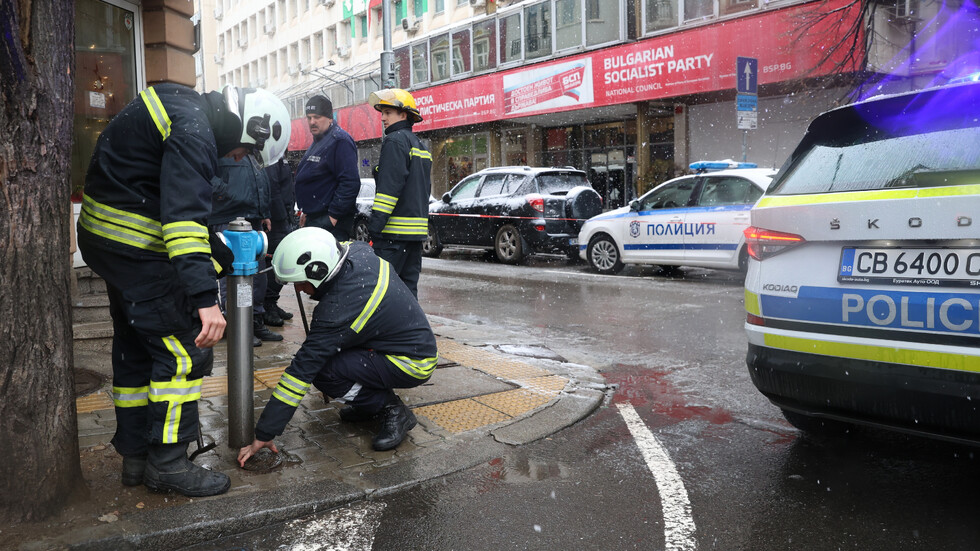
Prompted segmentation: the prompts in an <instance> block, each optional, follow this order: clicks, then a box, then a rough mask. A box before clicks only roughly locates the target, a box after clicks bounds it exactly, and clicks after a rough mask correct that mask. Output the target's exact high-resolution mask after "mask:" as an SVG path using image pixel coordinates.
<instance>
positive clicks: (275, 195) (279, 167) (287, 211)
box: [264, 157, 296, 232]
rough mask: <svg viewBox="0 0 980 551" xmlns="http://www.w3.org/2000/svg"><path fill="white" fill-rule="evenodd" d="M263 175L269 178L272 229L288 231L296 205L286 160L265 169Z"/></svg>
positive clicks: (290, 172) (291, 173) (283, 159)
mask: <svg viewBox="0 0 980 551" xmlns="http://www.w3.org/2000/svg"><path fill="white" fill-rule="evenodd" d="M264 170H265V175H266V177H268V178H269V194H270V195H271V199H272V200H271V202H270V203H269V210H270V214H271V216H270V218H271V219H272V227H273V228H274V229H276V230H280V229H281V230H283V231H284V232H285V231H289V229H290V228H291V227H292V225H293V212H294V211H295V206H294V205H295V204H296V188H295V186H294V185H293V171H292V170H291V169H290V168H289V165H288V164H286V158H285V157H283V158H282V159H279V162H277V163H275V164H273V165H270V166H267V167H265V169H264Z"/></svg>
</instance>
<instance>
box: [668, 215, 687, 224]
mask: <svg viewBox="0 0 980 551" xmlns="http://www.w3.org/2000/svg"><path fill="white" fill-rule="evenodd" d="M670 221H671V222H672V223H673V222H683V221H684V218H683V217H681V216H674V217H671V219H670Z"/></svg>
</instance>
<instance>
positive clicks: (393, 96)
mask: <svg viewBox="0 0 980 551" xmlns="http://www.w3.org/2000/svg"><path fill="white" fill-rule="evenodd" d="M368 103H370V104H371V106H372V107H374V108H375V109H377V110H378V111H381V109H382V108H384V107H393V108H395V109H398V110H400V111H404V112H406V113H408V116H409V118H411V119H412V122H422V115H421V114H420V113H419V108H418V107H416V106H415V98H413V97H412V94H409V93H408V92H406V91H405V90H402V89H401V88H386V89H384V90H378V91H377V92H371V97H370V98H368Z"/></svg>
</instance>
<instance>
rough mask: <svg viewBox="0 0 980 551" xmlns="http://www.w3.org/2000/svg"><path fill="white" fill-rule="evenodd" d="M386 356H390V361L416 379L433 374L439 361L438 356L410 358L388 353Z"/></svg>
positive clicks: (423, 378)
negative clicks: (419, 358)
mask: <svg viewBox="0 0 980 551" xmlns="http://www.w3.org/2000/svg"><path fill="white" fill-rule="evenodd" d="M385 357H386V358H388V361H390V362H391V363H393V364H395V365H396V366H398V369H401V370H402V371H404V372H405V373H407V374H408V375H410V376H412V377H414V378H416V379H422V380H425V379H428V378H429V377H431V376H432V371H433V370H434V369H435V368H436V364H437V363H438V362H439V357H438V356H436V357H435V358H425V359H421V360H416V359H413V358H409V357H408V356H392V355H390V354H386V355H385Z"/></svg>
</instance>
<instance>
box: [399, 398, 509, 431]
mask: <svg viewBox="0 0 980 551" xmlns="http://www.w3.org/2000/svg"><path fill="white" fill-rule="evenodd" d="M413 411H414V412H415V414H416V415H422V416H425V417H427V418H428V419H431V420H432V421H433V422H434V423H435V424H437V425H439V426H440V427H442V428H443V429H445V430H446V431H449V432H452V433H457V432H465V431H468V430H472V429H475V428H479V427H484V426H487V425H492V424H494V423H499V422H501V421H506V420H507V419H510V418H511V417H510V416H509V415H507V414H505V413H501V412H500V411H497V410H496V409H493V408H491V407H489V406H485V405H483V404H481V403H479V402H477V401H476V400H472V399H469V398H467V399H465V400H454V401H452V402H444V403H441V404H433V405H431V406H423V407H420V408H416V409H414V410H413Z"/></svg>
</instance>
